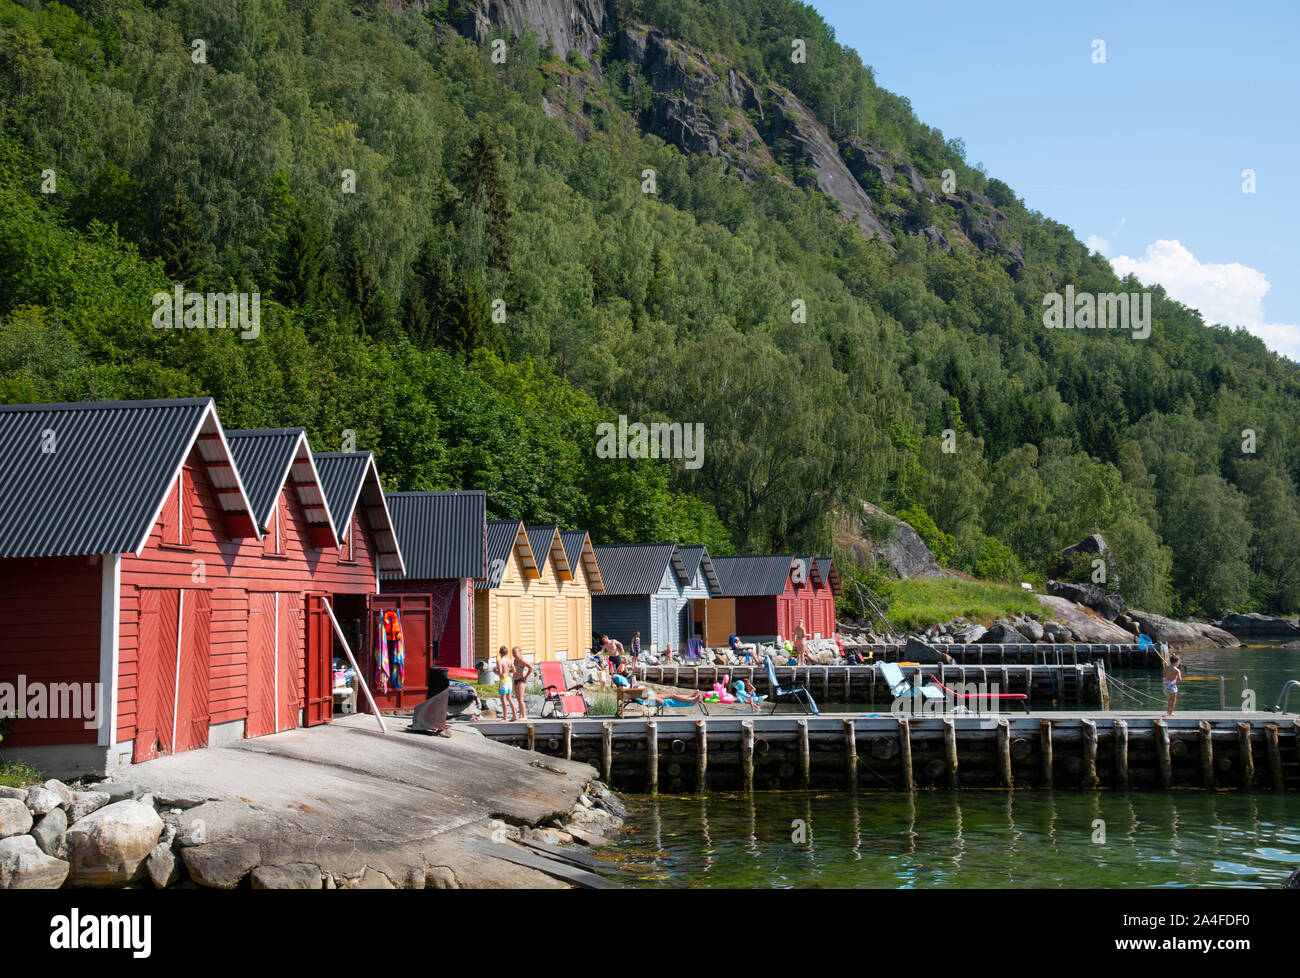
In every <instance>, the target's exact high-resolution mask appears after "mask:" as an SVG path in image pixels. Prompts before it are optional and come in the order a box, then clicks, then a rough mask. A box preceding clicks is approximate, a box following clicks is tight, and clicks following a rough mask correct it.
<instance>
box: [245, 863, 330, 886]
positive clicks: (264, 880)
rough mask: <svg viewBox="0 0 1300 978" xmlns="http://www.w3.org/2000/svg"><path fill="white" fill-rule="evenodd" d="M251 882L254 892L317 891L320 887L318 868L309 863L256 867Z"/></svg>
mask: <svg viewBox="0 0 1300 978" xmlns="http://www.w3.org/2000/svg"><path fill="white" fill-rule="evenodd" d="M251 882H252V884H253V889H255V890H319V889H320V888H321V886H322V879H321V873H320V867H319V866H312V865H311V864H309V863H292V864H290V865H288V866H258V867H257V868H256V869H255V870H253V872H252V875H251Z"/></svg>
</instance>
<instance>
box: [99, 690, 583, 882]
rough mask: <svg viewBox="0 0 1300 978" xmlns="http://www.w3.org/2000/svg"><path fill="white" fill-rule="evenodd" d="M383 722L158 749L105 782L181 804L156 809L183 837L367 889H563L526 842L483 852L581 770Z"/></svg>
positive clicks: (358, 719)
mask: <svg viewBox="0 0 1300 978" xmlns="http://www.w3.org/2000/svg"><path fill="white" fill-rule="evenodd" d="M387 723H388V729H389V733H387V734H382V733H380V732H379V730H378V729H377V727H376V724H375V721H374V718H373V717H370V716H351V717H345V718H341V719H338V720H335V721H334V722H333V723H330V724H328V725H325V726H319V727H311V728H299V729H295V730H288V731H285V732H283V733H279V734H272V735H270V736H266V737H258V738H256V739H253V740H244V741H240V742H237V743H235V744H231V745H228V746H223V747H212V748H207V749H204V750H197V751H191V752H188V753H183V754H175V755H171V756H169V757H163V758H159V759H157V760H153V761H148V762H146V763H143V764H137V765H134V766H132V767H131V768H129V769H127V770H125V771H123V772H122V773H121V774H119V775H117V776H116V777H115V779H114V780H115V781H119V782H129V783H131V784H133V785H136V786H138V787H139V789H140V791H141V792H142V793H143V792H148V793H151V794H152V795H153V796H154V799H155V801H156V802H157V804H158V806H159V808H160V809H163V810H164V811H165V810H166V809H168V808H179V809H182V811H181V812H180V814H178V815H169V816H167V817H166V818H167V821H170V822H172V823H173V824H175V825H176V827H177V835H178V836H179V837H180V838H181V841H182V844H183V845H187V844H195V843H199V842H200V841H201V842H202V843H205V844H211V843H226V842H241V843H245V844H249V845H253V846H256V847H257V849H258V850H259V851H260V865H264V866H283V865H289V864H295V863H307V864H311V865H315V866H319V867H320V869H321V871H322V873H324V874H327V875H329V876H332V877H334V878H335V879H337V880H340V881H341V880H344V879H348V880H353V881H358V882H360V883H361V885H364V886H370V885H374V886H378V887H380V888H387V886H388V885H389V884H390V883H391V884H392V885H394V886H397V887H423V886H426V885H429V886H441V887H564V886H567V885H569V883H568V882H566V881H565V880H566V879H567V877H566V876H565V867H564V866H563V864H561V863H545V862H541V863H539V861H538V859H537V854H536V852H535V851H533V852H531V853H530V852H528V851H526V850H525V848H524V847H522V846H516V845H514V844H513V843H508V842H507V843H504V844H501V845H500V846H499V852H500V855H494V854H493V852H494V849H493V847H494V846H498V843H493V842H491V841H489V839H490V836H491V835H492V822H493V820H494V819H500V820H501V821H504V822H505V823H507V824H508V825H516V826H524V825H539V824H541V823H544V822H547V821H549V820H550V819H552V818H555V817H564V816H567V814H568V813H569V812H570V811H571V810H572V809H573V808H574V805H575V803H576V802H577V799H578V797H579V795H581V793H582V791H583V789H584V787H585V786H586V785H587V784H588V782H590V781H591V780H592V779H593V778H595V776H596V771H595V769H594V768H592V767H591V766H590V765H587V764H581V763H578V762H573V761H565V760H563V759H562V758H551V757H544V756H542V755H538V754H534V753H530V752H527V751H522V750H519V749H518V748H515V747H508V746H505V745H501V744H496V743H493V742H492V741H489V740H487V739H486V738H484V737H483V736H482V735H480V734H479V732H478V731H477V730H475V729H474V728H473V727H472V726H471V725H469V724H464V725H461V724H453V726H452V736H451V738H450V739H445V738H439V737H426V736H422V735H419V734H411V733H407V732H405V730H406V727H407V725H408V720H406V719H405V718H400V717H392V718H388V720H387ZM498 834H499V831H498ZM521 862H527V863H530V865H531V866H538V865H542V866H544V867H545V869H546V870H547V871H545V872H544V871H539V870H538V869H535V868H530V867H529V866H524V865H520V863H521ZM368 871H369V872H368ZM379 874H382V877H381V876H380V875H379Z"/></svg>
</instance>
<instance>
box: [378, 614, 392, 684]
mask: <svg viewBox="0 0 1300 978" xmlns="http://www.w3.org/2000/svg"><path fill="white" fill-rule="evenodd" d="M375 631H376V632H378V634H377V635H376V636H375V688H376V689H378V690H379V692H381V693H387V692H388V675H389V672H388V629H387V628H386V627H384V617H380V619H379V623H378V626H377V627H376V628H375Z"/></svg>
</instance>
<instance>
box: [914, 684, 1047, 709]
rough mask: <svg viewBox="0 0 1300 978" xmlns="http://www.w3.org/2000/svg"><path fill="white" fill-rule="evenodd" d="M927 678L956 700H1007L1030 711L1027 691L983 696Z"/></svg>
mask: <svg viewBox="0 0 1300 978" xmlns="http://www.w3.org/2000/svg"><path fill="white" fill-rule="evenodd" d="M926 678H927V679H929V680H930V682H932V683H934V684H935V685H936V686H938V687H939V688H940V689H941V690H943V692H944V693H945V694H947V695H948V696H951V697H952V698H953V699H954V700H962V701H964V702H969V701H970V700H974V701H975V703H976V705H977V706H978V705H979V701H980V700H1006V701H1007V702H1010V703H1016V704H1018V705H1020V706H1023V707H1024V708H1025V712H1026V713H1028V712H1029V696H1028V695H1027V694H1025V693H985V694H984V695H982V696H981V695H980V694H979V693H958V692H957V691H956V690H952V689H949V688H948V687H947V686H945V685H944V684H943V683H941V682H939V680H938V679H936V678H935V677H934V676H927V677H926Z"/></svg>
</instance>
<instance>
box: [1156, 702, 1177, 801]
mask: <svg viewBox="0 0 1300 978" xmlns="http://www.w3.org/2000/svg"><path fill="white" fill-rule="evenodd" d="M1155 727H1156V761H1157V762H1158V764H1159V768H1160V785H1161V787H1163V788H1168V787H1169V786H1170V784H1172V783H1173V779H1174V775H1173V762H1172V761H1171V760H1170V758H1169V725H1168V724H1167V723H1165V721H1164V720H1161V719H1157V720H1156V721H1155Z"/></svg>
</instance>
